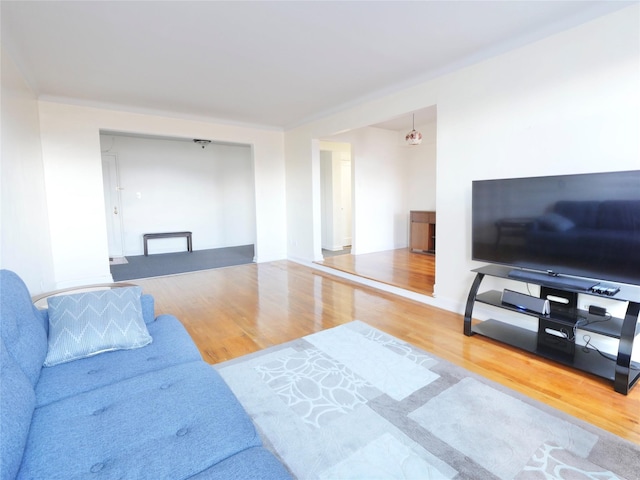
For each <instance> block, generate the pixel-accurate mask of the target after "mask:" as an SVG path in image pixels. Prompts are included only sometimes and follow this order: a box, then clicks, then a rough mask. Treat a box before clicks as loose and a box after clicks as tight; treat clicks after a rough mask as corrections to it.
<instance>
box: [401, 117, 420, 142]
mask: <svg viewBox="0 0 640 480" xmlns="http://www.w3.org/2000/svg"><path fill="white" fill-rule="evenodd" d="M412 118H413V120H412V123H411V131H410V132H409V133H407V135H406V136H405V137H404V139H405V140H406V141H407V143H408V144H409V145H420V144H421V143H422V134H421V133H420V132H418V131H417V130H416V114H415V113H414V114H413V117H412Z"/></svg>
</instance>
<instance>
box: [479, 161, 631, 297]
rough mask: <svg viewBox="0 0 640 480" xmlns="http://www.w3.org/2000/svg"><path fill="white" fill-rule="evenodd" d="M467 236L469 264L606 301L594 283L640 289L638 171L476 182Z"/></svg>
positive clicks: (597, 285)
mask: <svg viewBox="0 0 640 480" xmlns="http://www.w3.org/2000/svg"><path fill="white" fill-rule="evenodd" d="M471 230H472V257H473V259H474V260H478V261H482V262H489V263H495V264H501V265H507V266H511V267H514V272H517V271H518V269H525V270H523V273H522V274H520V273H514V276H518V275H520V277H518V278H517V279H518V280H522V281H526V276H527V275H531V276H534V277H535V276H536V275H537V277H536V278H535V279H534V281H533V283H538V284H543V285H548V286H550V287H556V288H567V289H571V290H579V291H585V292H592V293H596V294H601V295H606V296H613V295H615V293H616V292H615V290H607V289H602V287H601V286H600V285H599V281H600V280H602V281H609V282H619V283H627V284H631V285H640V170H633V171H625V172H606V173H588V174H575V175H558V176H547V177H528V178H509V179H495V180H476V181H474V182H473V186H472V229H471ZM575 277H582V278H575ZM585 278H586V279H594V281H591V280H586V281H585V280H584V279H585ZM608 287H611V286H607V288H608Z"/></svg>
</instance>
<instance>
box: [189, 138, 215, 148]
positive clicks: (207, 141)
mask: <svg viewBox="0 0 640 480" xmlns="http://www.w3.org/2000/svg"><path fill="white" fill-rule="evenodd" d="M193 142H194V143H197V144H198V145H200V146H202V148H204V147H206V146H207V145H209V144H210V143H211V140H203V139H200V138H194V139H193Z"/></svg>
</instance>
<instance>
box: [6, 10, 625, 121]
mask: <svg viewBox="0 0 640 480" xmlns="http://www.w3.org/2000/svg"><path fill="white" fill-rule="evenodd" d="M631 3H637V2H626V1H581V0H569V1H561V0H556V1H535V0H534V1H516V0H513V1H508V0H507V1H417V2H402V1H391V2H387V1H351V2H324V1H306V2H302V1H299V2H289V1H284V2H280V1H258V2H244V1H226V2H221V1H220V2H219V1H108V2H98V1H71V2H66V1H65V2H62V1H7V0H3V1H2V2H1V4H0V5H1V6H0V8H1V20H2V45H3V48H4V49H5V50H6V51H8V52H9V54H10V55H11V56H12V57H13V59H14V61H15V62H16V64H17V65H18V66H19V68H20V69H21V70H22V72H23V74H24V75H25V77H26V78H27V81H28V82H29V83H30V85H31V87H32V88H33V90H34V92H35V93H36V94H37V95H38V96H39V97H40V98H43V99H50V100H57V101H65V102H67V101H68V102H73V103H80V104H86V105H94V106H101V107H115V108H119V109H125V110H129V111H139V112H149V113H160V114H171V115H180V116H186V117H189V118H202V119H209V120H221V121H224V122H225V123H237V124H246V125H255V126H264V127H269V128H278V129H287V128H291V127H293V126H296V125H300V124H302V123H304V122H307V121H310V120H313V119H317V118H320V117H322V116H324V115H327V114H330V113H333V112H336V111H339V110H341V109H344V108H347V107H348V106H351V105H354V104H356V103H359V102H361V101H363V100H366V99H371V98H376V97H379V96H382V95H384V94H388V93H391V92H393V91H397V90H399V89H402V88H406V87H407V86H410V85H413V84H417V83H419V82H421V81H425V80H427V79H429V78H433V77H435V76H437V75H441V74H443V73H446V72H449V71H452V70H454V69H456V68H460V67H462V66H465V65H468V64H471V63H473V62H476V61H479V60H482V59H484V58H488V57H490V56H492V55H496V54H499V53H501V52H504V51H507V50H509V49H512V48H515V47H518V46H520V45H523V44H526V43H528V42H531V41H534V40H536V39H539V38H542V37H544V36H547V35H551V34H553V33H556V32H558V31H561V30H563V29H566V28H570V27H572V26H575V25H578V24H580V23H583V22H585V21H587V20H590V19H592V18H595V17H597V16H600V15H603V14H606V13H609V12H611V11H614V10H617V9H619V8H622V7H625V6H627V5H629V4H631ZM434 114H435V109H428V110H427V111H426V112H419V115H420V116H419V117H416V124H418V123H422V122H423V117H422V115H426V116H425V117H424V118H428V116H429V115H431V116H433V115H434ZM407 118H408V117H404V118H400V119H395V122H396V123H393V122H394V121H391V123H385V124H378V125H377V126H381V127H383V128H392V129H399V130H406V129H407V127H408V126H410V123H409V122H410V119H409V120H408V119H407Z"/></svg>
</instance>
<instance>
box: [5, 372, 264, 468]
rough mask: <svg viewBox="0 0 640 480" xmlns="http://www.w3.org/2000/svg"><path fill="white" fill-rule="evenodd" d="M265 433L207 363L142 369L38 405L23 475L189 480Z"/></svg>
mask: <svg viewBox="0 0 640 480" xmlns="http://www.w3.org/2000/svg"><path fill="white" fill-rule="evenodd" d="M259 445H261V441H260V438H259V436H258V434H257V432H256V430H255V428H254V427H253V424H252V422H251V420H250V418H249V417H248V415H247V414H246V413H245V411H244V410H243V408H242V406H241V405H240V403H239V402H238V401H237V399H236V398H235V396H234V395H233V393H232V392H231V390H230V389H229V387H228V386H227V385H226V383H225V382H224V380H222V378H221V377H220V375H219V374H218V373H217V372H216V371H215V370H214V369H213V368H212V367H211V366H209V365H207V364H206V363H204V362H202V361H198V362H192V363H185V364H181V365H176V366H173V367H168V368H165V369H162V370H157V371H154V372H150V373H147V374H143V375H140V376H137V377H134V378H131V379H128V380H123V381H122V382H119V383H115V384H112V385H108V386H106V387H103V388H99V389H96V390H92V391H90V392H86V393H81V394H78V395H76V396H74V397H71V398H67V399H64V400H60V401H58V402H54V403H51V404H49V405H46V406H44V407H40V408H37V409H36V410H35V412H34V415H33V420H32V423H31V431H30V433H29V438H28V440H27V447H26V449H25V454H24V458H23V461H22V466H21V468H20V471H19V473H18V477H17V478H19V479H27V478H28V479H32V478H37V479H39V480H46V479H53V478H64V479H66V480H71V479H83V480H84V479H87V478H101V479H121V478H135V479H153V480H156V479H160V478H167V479H169V478H170V479H184V478H188V477H190V476H193V475H195V474H197V473H199V472H201V471H203V470H206V469H207V468H209V467H211V466H212V465H215V464H217V463H219V462H221V461H223V460H224V459H226V458H228V457H230V456H232V455H234V454H236V453H238V452H241V451H243V450H245V449H247V448H251V447H255V446H259Z"/></svg>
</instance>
